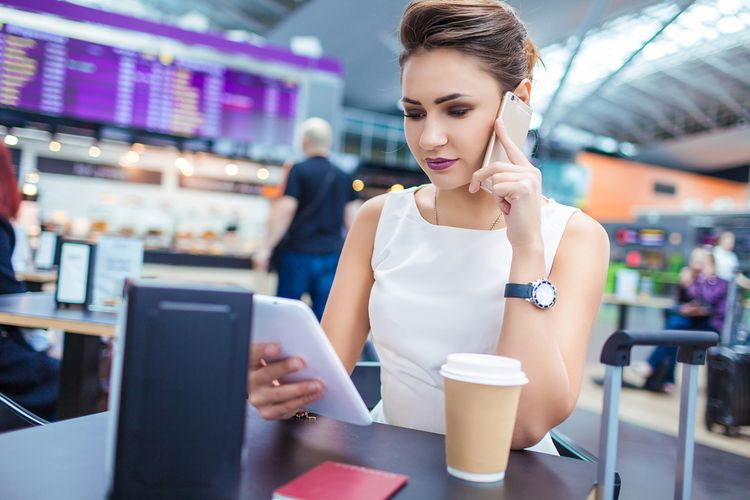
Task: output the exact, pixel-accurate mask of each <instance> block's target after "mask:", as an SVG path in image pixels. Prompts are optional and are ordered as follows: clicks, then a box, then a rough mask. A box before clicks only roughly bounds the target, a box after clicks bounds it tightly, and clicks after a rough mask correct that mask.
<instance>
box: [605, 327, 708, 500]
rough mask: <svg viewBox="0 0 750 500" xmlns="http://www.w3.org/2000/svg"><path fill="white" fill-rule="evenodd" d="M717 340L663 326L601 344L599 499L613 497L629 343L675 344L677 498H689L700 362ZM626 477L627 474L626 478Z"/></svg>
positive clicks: (626, 333) (705, 334)
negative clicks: (678, 377)
mask: <svg viewBox="0 0 750 500" xmlns="http://www.w3.org/2000/svg"><path fill="white" fill-rule="evenodd" d="M718 341H719V335H718V334H716V333H714V332H700V331H683V330H662V331H656V332H636V331H629V330H619V331H617V332H615V333H613V334H612V335H611V336H610V337H609V338H608V339H607V342H606V343H605V344H604V347H603V348H602V356H601V362H602V363H603V364H605V365H606V370H607V371H606V375H605V378H604V405H603V410H602V425H601V437H600V438H599V464H598V467H597V486H596V499H597V500H613V499H614V498H616V496H615V491H616V490H615V458H616V457H617V419H618V411H619V406H620V390H621V385H622V369H623V367H624V366H628V365H629V364H630V350H631V349H632V348H633V346H658V345H665V346H678V348H679V350H678V352H677V361H679V362H681V363H683V372H682V373H683V375H682V387H681V395H680V433H679V437H678V446H679V449H678V453H677V473H676V477H675V493H674V498H675V499H681V500H687V499H689V498H690V494H691V489H692V482H693V448H694V445H695V442H694V433H695V400H696V398H697V395H698V394H697V393H698V366H699V365H702V364H703V363H704V362H705V360H706V350H707V349H708V348H709V347H711V346H714V345H716V344H717V343H718ZM624 481H627V478H624Z"/></svg>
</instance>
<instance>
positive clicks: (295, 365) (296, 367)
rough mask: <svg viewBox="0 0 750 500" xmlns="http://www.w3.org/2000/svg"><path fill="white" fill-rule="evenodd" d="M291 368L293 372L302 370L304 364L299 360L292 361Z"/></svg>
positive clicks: (290, 362)
mask: <svg viewBox="0 0 750 500" xmlns="http://www.w3.org/2000/svg"><path fill="white" fill-rule="evenodd" d="M289 368H291V369H292V370H299V369H300V368H302V363H301V362H300V360H299V359H296V358H295V359H292V360H290V361H289Z"/></svg>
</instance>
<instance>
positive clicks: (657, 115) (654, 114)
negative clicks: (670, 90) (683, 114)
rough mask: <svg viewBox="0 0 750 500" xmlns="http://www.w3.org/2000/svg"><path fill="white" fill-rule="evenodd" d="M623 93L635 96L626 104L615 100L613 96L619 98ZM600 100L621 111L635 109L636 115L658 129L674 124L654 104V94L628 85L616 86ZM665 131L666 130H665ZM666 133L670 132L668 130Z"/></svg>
mask: <svg viewBox="0 0 750 500" xmlns="http://www.w3.org/2000/svg"><path fill="white" fill-rule="evenodd" d="M623 91H625V92H627V93H629V94H630V95H631V96H632V95H633V94H635V96H634V97H633V98H632V99H628V100H627V102H623V101H622V100H620V99H616V98H615V96H617V97H620V96H621V95H622V93H623ZM600 98H601V99H602V100H605V101H609V102H611V103H613V104H615V105H616V106H617V107H618V108H619V110H621V111H627V110H629V109H630V108H635V110H636V111H637V112H638V114H640V115H641V116H644V117H646V118H648V119H650V120H652V121H653V122H654V123H656V124H657V125H659V126H660V127H664V126H666V125H669V124H672V125H673V124H674V118H673V117H671V116H669V115H667V113H666V112H665V111H664V109H662V104H661V103H660V102H658V101H657V102H655V100H656V99H657V98H656V96H654V94H652V93H651V92H647V91H645V90H643V89H641V88H639V87H635V86H633V85H630V84H628V83H622V84H620V85H618V86H617V87H616V88H615V89H612V91H611V92H607V94H606V95H605V94H601V95H600ZM665 130H667V129H666V128H665ZM667 131H668V132H671V131H669V130H667Z"/></svg>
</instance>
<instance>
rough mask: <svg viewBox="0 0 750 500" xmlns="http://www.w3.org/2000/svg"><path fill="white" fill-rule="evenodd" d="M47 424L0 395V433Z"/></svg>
mask: <svg viewBox="0 0 750 500" xmlns="http://www.w3.org/2000/svg"><path fill="white" fill-rule="evenodd" d="M48 423H49V422H47V421H46V420H44V419H43V418H40V417H37V416H36V415H34V414H33V413H31V412H30V411H28V410H26V409H25V408H23V407H22V406H20V405H18V404H16V403H15V402H14V401H13V400H11V399H10V398H8V397H7V396H5V395H4V394H2V393H0V433H3V432H8V431H13V430H16V429H24V428H26V427H34V426H37V425H47V424H48Z"/></svg>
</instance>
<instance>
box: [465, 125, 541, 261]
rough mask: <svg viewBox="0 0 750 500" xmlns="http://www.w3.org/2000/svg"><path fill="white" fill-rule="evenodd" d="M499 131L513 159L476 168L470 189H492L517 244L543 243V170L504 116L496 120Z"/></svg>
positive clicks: (534, 244) (524, 245) (513, 242)
mask: <svg viewBox="0 0 750 500" xmlns="http://www.w3.org/2000/svg"><path fill="white" fill-rule="evenodd" d="M495 133H496V134H497V138H498V139H499V140H500V144H502V146H503V148H504V149H505V153H506V155H507V156H508V159H509V160H510V161H509V162H500V161H495V162H491V163H490V164H488V165H487V166H486V167H484V168H480V169H479V170H477V171H476V172H474V175H472V178H471V183H470V184H469V192H470V193H476V192H477V191H479V189H480V186H486V187H487V188H489V189H491V190H492V195H493V196H494V197H495V199H496V200H497V203H498V206H499V207H500V209H501V210H502V211H503V214H504V216H505V225H506V227H507V231H508V232H507V235H508V240H509V241H510V243H511V245H512V246H513V247H532V246H539V245H540V244H541V238H542V233H541V219H542V218H541V206H542V202H541V194H542V174H541V172H540V171H539V169H538V168H536V167H535V166H534V165H532V164H531V163H530V162H529V160H528V159H526V156H525V155H524V154H523V152H522V151H521V150H520V149H519V148H518V146H516V145H515V144H513V141H512V140H511V139H510V137H509V136H508V133H507V132H506V130H505V127H504V126H503V123H502V120H501V119H500V118H498V119H497V120H496V121H495Z"/></svg>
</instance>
